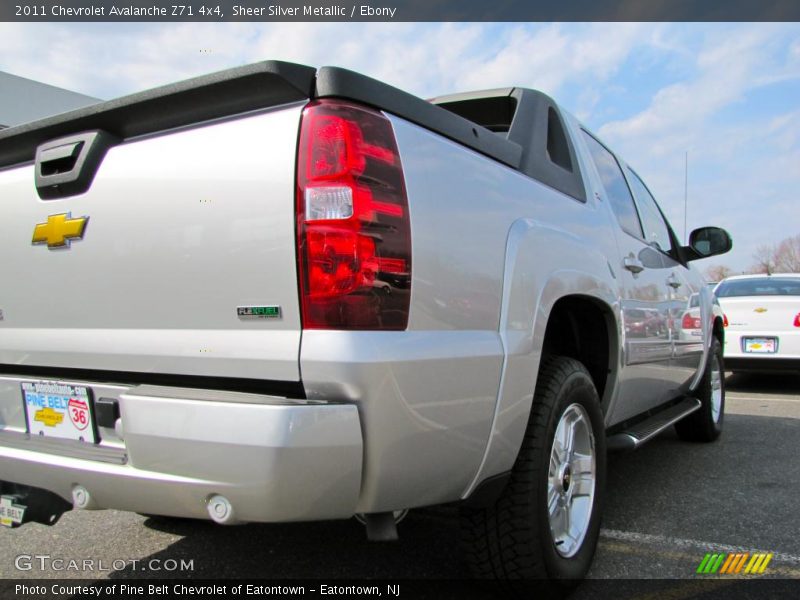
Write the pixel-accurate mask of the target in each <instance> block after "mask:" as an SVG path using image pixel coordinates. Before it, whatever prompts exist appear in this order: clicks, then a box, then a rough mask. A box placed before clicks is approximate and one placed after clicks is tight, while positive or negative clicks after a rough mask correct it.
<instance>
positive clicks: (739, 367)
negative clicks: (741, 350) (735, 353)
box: [725, 357, 800, 372]
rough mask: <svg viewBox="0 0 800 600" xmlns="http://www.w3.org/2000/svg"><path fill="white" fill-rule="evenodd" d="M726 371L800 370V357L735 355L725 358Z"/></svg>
mask: <svg viewBox="0 0 800 600" xmlns="http://www.w3.org/2000/svg"><path fill="white" fill-rule="evenodd" d="M725 370H726V371H795V372H796V371H800V357H798V358H780V357H772V358H767V357H760V358H753V357H746V358H743V357H735V358H726V359H725Z"/></svg>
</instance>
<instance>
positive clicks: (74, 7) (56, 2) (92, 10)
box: [0, 0, 800, 22]
mask: <svg viewBox="0 0 800 600" xmlns="http://www.w3.org/2000/svg"><path fill="white" fill-rule="evenodd" d="M0 21H16V22H115V21H117V22H224V21H239V22H241V21H249V22H292V21H323V22H324V21H327V22H333V21H339V22H348V21H381V22H395V21H397V22H400V21H405V22H409V21H429V22H435V21H474V22H479V21H487V22H489V21H507V22H515V21H516V22H526V21H532V22H542V21H564V22H570V21H605V22H608V21H652V22H657V21H731V22H735V21H800V2H798V0H660V1H651V0H636V1H631V0H505V1H502V2H487V1H486V0H437V1H435V2H434V1H431V0H238V1H230V0H14V1H11V2H2V3H0Z"/></svg>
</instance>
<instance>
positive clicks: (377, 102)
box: [314, 67, 522, 169]
mask: <svg viewBox="0 0 800 600" xmlns="http://www.w3.org/2000/svg"><path fill="white" fill-rule="evenodd" d="M314 95H315V97H317V98H344V99H348V100H354V101H356V102H361V103H364V104H369V105H372V106H375V107H376V108H379V109H381V110H385V111H386V112H389V113H392V114H394V115H397V116H398V117H402V118H404V119H406V120H408V121H411V122H412V123H416V124H417V125H421V126H422V127H425V128H427V129H430V130H432V131H435V132H437V133H440V134H442V135H444V136H445V137H448V138H450V139H452V140H454V141H456V142H459V143H460V144H463V145H464V146H467V147H468V148H472V149H473V150H475V151H477V152H480V153H481V154H485V155H486V156H489V157H491V158H493V159H495V160H497V161H499V162H502V163H504V164H506V165H508V166H510V167H513V168H514V169H517V168H518V167H519V164H520V159H521V157H522V147H521V146H520V145H519V144H517V143H515V142H511V141H509V140H507V139H506V138H505V137H503V136H500V135H497V134H496V133H494V132H492V131H490V130H488V129H486V128H485V127H482V126H480V125H478V124H476V123H473V122H471V121H468V120H467V119H464V118H463V117H460V116H458V115H456V114H453V113H451V112H450V111H447V110H445V109H443V108H441V107H439V106H436V105H435V104H431V103H430V102H427V101H425V100H422V99H421V98H418V97H417V96H414V95H412V94H409V93H407V92H404V91H402V90H399V89H397V88H395V87H392V86H390V85H387V84H385V83H383V82H381V81H378V80H377V79H372V78H371V77H367V76H366V75H361V74H360V73H356V72H354V71H349V70H347V69H342V68H339V67H322V68H321V69H319V71H317V86H316V91H315V94H314Z"/></svg>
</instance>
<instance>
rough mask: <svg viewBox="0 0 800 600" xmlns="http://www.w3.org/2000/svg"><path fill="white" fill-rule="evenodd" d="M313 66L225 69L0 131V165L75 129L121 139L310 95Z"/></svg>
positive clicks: (26, 158)
mask: <svg viewBox="0 0 800 600" xmlns="http://www.w3.org/2000/svg"><path fill="white" fill-rule="evenodd" d="M315 74H316V70H315V69H313V68H312V67H308V66H305V65H299V64H294V63H288V62H281V61H274V60H269V61H264V62H259V63H255V64H252V65H246V66H243V67H237V68H233V69H226V70H224V71H219V72H217V73H211V74H209V75H203V76H201V77H195V78H192V79H187V80H185V81H179V82H177V83H173V84H170V85H165V86H162V87H157V88H154V89H151V90H146V91H144V92H139V93H136V94H131V95H130V96H123V97H121V98H116V99H114V100H109V101H107V102H100V103H98V104H93V105H90V106H86V107H83V108H79V109H77V110H73V111H69V112H65V113H62V114H59V115H54V116H52V117H46V118H44V119H40V120H37V121H32V122H30V123H24V124H21V125H17V126H15V127H10V128H8V129H3V130H2V131H0V168H1V167H6V166H9V165H15V164H19V163H25V162H31V161H33V159H34V157H35V154H36V148H37V147H38V146H39V145H41V144H43V143H45V142H47V141H49V140H53V139H55V138H59V137H63V136H67V135H71V134H74V133H76V132H80V131H88V130H97V129H99V130H104V131H106V132H108V133H109V134H111V135H113V136H116V137H118V138H121V139H126V138H130V137H133V136H138V135H143V134H147V133H153V132H157V131H163V130H165V129H171V128H174V127H180V126H183V125H191V124H193V123H198V122H201V121H207V120H209V119H215V118H220V117H225V116H228V115H234V114H237V113H242V112H246V111H249V110H256V109H259V108H266V107H269V106H277V105H279V104H286V103H289V102H294V101H300V100H303V99H305V98H309V97H311V94H312V92H313V89H314V77H315Z"/></svg>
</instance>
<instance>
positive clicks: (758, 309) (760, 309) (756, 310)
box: [753, 307, 767, 313]
mask: <svg viewBox="0 0 800 600" xmlns="http://www.w3.org/2000/svg"><path fill="white" fill-rule="evenodd" d="M753 312H757V313H765V312H767V309H766V308H761V307H759V308H755V309H753Z"/></svg>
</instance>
